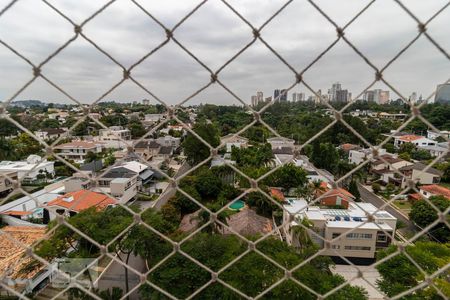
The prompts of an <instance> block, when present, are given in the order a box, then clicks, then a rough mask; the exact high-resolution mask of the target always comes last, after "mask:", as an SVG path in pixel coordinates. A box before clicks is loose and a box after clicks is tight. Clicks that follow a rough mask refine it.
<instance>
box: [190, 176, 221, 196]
mask: <svg viewBox="0 0 450 300" xmlns="http://www.w3.org/2000/svg"><path fill="white" fill-rule="evenodd" d="M195 188H196V189H197V191H198V193H199V194H200V196H201V197H202V198H204V199H205V198H206V199H217V196H218V195H219V193H220V191H221V189H222V181H221V180H220V178H219V177H217V176H216V175H215V174H214V173H213V172H212V171H211V170H210V169H206V170H202V171H201V172H200V174H198V175H197V176H196V180H195Z"/></svg>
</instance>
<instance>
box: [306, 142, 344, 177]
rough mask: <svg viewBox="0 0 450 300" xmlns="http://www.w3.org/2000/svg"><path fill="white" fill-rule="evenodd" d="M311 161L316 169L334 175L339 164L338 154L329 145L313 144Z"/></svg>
mask: <svg viewBox="0 0 450 300" xmlns="http://www.w3.org/2000/svg"><path fill="white" fill-rule="evenodd" d="M311 161H312V162H313V164H314V165H315V166H316V167H318V168H320V169H326V170H328V171H330V172H331V173H334V172H335V171H336V167H337V164H338V162H339V153H338V151H337V149H336V147H335V146H333V144H331V143H320V144H317V143H315V144H314V151H313V152H312V157H311Z"/></svg>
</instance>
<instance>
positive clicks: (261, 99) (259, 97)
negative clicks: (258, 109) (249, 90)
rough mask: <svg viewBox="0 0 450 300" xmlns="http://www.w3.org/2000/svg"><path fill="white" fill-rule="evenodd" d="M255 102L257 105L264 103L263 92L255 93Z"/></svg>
mask: <svg viewBox="0 0 450 300" xmlns="http://www.w3.org/2000/svg"><path fill="white" fill-rule="evenodd" d="M256 101H257V102H258V104H260V103H263V102H264V94H263V92H256Z"/></svg>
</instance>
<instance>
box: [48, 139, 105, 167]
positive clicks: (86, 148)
mask: <svg viewBox="0 0 450 300" xmlns="http://www.w3.org/2000/svg"><path fill="white" fill-rule="evenodd" d="M54 149H55V150H57V153H58V154H59V155H60V156H62V157H63V158H64V159H72V160H74V161H76V162H84V159H85V158H86V155H87V154H88V152H93V153H100V152H102V149H103V145H102V144H101V143H98V142H86V141H73V142H70V143H65V144H61V145H58V146H56V147H54Z"/></svg>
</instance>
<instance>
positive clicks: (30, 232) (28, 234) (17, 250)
mask: <svg viewBox="0 0 450 300" xmlns="http://www.w3.org/2000/svg"><path fill="white" fill-rule="evenodd" d="M46 230H47V229H46V228H38V227H28V226H6V227H3V228H2V231H3V232H4V233H7V234H2V235H0V270H2V272H7V270H8V269H10V270H9V271H10V272H7V273H9V274H8V275H9V277H12V278H17V277H19V276H26V277H27V278H31V277H33V276H34V275H35V274H36V273H37V272H38V271H39V270H40V268H36V269H35V270H33V271H31V272H27V273H26V274H23V272H20V271H21V269H22V268H23V267H24V263H26V262H29V261H31V258H30V257H27V256H24V254H25V250H26V249H25V248H22V247H20V246H19V244H17V243H15V242H13V241H12V240H11V239H10V237H11V238H14V239H15V240H17V241H18V242H19V243H21V244H23V245H24V246H30V245H32V244H33V243H34V242H36V241H37V240H39V239H41V238H43V237H44V235H45V232H46Z"/></svg>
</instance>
